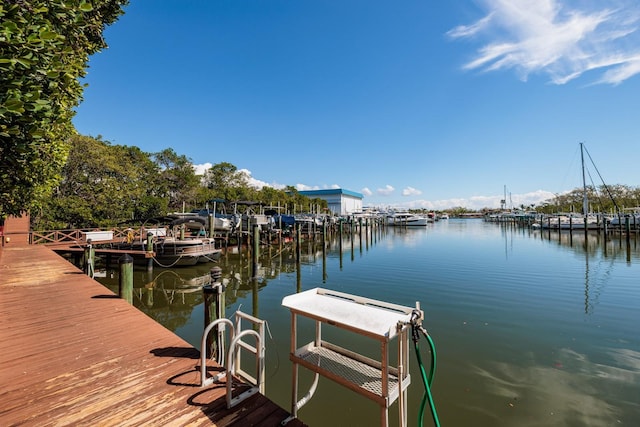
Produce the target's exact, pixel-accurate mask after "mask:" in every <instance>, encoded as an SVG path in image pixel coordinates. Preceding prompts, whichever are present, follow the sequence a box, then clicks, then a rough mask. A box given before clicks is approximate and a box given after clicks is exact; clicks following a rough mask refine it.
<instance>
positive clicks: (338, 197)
mask: <svg viewBox="0 0 640 427" xmlns="http://www.w3.org/2000/svg"><path fill="white" fill-rule="evenodd" d="M300 194H302V195H303V196H307V197H309V198H312V199H315V198H317V199H322V200H326V201H327V205H328V207H329V210H330V211H331V212H332V213H333V214H334V215H350V214H353V213H355V212H361V211H362V199H363V198H364V196H363V195H362V194H361V193H356V192H355V191H350V190H345V189H342V188H332V189H328V190H310V191H300Z"/></svg>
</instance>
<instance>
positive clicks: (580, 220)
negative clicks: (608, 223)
mask: <svg viewBox="0 0 640 427" xmlns="http://www.w3.org/2000/svg"><path fill="white" fill-rule="evenodd" d="M585 227H586V228H587V230H597V229H598V228H600V227H602V220H601V219H600V218H598V216H597V215H593V214H587V215H584V216H583V215H576V214H571V213H570V214H559V215H554V216H551V217H548V218H547V219H545V220H543V221H541V222H540V228H543V229H545V230H548V229H551V230H584V229H585Z"/></svg>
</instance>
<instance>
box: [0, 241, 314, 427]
mask: <svg viewBox="0 0 640 427" xmlns="http://www.w3.org/2000/svg"><path fill="white" fill-rule="evenodd" d="M0 342H1V343H2V346H1V351H0V402H2V403H1V404H0V425H2V426H12V425H27V426H65V425H74V426H77V425H91V426H139V425H145V426H204V425H206V426H220V427H224V426H265V427H271V426H278V425H280V422H281V421H282V420H283V419H285V418H286V417H287V416H288V415H289V414H288V412H287V411H286V410H284V409H282V408H280V407H279V406H278V405H276V404H275V403H274V402H272V401H270V400H269V399H267V398H266V397H264V396H262V395H254V396H252V397H251V398H249V399H247V400H246V401H244V402H243V403H242V404H240V405H239V406H237V407H236V408H233V409H232V410H228V409H227V408H226V401H225V384H224V383H221V384H219V385H218V384H215V385H212V386H209V387H206V388H200V387H199V385H198V383H199V352H198V351H197V350H196V349H194V348H193V347H192V346H190V345H189V344H188V343H187V342H185V341H183V340H182V339H181V338H179V337H178V336H176V335H175V334H174V333H172V332H171V331H169V330H167V329H165V328H164V327H163V326H161V325H160V324H158V323H156V322H155V321H153V320H152V319H151V318H149V317H147V316H146V315H145V314H143V313H142V312H140V311H139V310H137V309H136V308H134V307H132V306H131V305H129V304H127V303H126V302H125V301H124V300H121V299H119V298H117V297H116V296H115V295H114V294H113V293H112V292H110V291H109V290H108V289H107V288H105V287H104V286H102V285H100V284H99V283H97V282H95V281H93V280H92V279H90V278H89V277H87V276H85V275H83V274H82V272H81V271H80V270H78V269H77V268H76V267H74V266H73V265H71V264H70V263H68V262H66V261H65V260H64V259H63V258H61V257H60V256H58V255H57V254H55V253H54V252H53V251H51V250H50V249H48V248H46V247H42V246H26V245H20V246H18V245H16V246H11V245H7V246H5V247H4V248H0ZM268 386H269V384H267V387H268ZM288 425H289V426H294V427H297V426H304V424H303V423H301V422H300V421H298V420H293V421H292V422H290V423H289V424H288Z"/></svg>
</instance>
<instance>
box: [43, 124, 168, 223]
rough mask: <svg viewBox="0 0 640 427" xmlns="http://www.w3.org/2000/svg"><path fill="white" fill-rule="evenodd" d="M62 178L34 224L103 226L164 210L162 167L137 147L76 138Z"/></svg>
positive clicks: (165, 206)
mask: <svg viewBox="0 0 640 427" xmlns="http://www.w3.org/2000/svg"><path fill="white" fill-rule="evenodd" d="M62 176H63V178H62V180H61V181H60V185H59V186H58V187H56V189H55V192H54V195H55V197H52V198H50V199H49V200H48V201H47V202H46V203H45V204H44V208H43V209H42V210H41V211H39V213H38V214H37V215H32V219H33V221H34V228H36V229H50V228H87V227H105V226H113V225H115V224H116V223H118V222H120V221H123V220H127V219H132V218H134V217H135V218H147V217H150V216H156V215H161V214H164V213H165V212H166V208H167V199H166V198H165V197H164V195H163V194H161V189H160V186H159V184H158V182H159V178H160V173H159V168H158V166H157V165H156V164H155V163H154V162H153V161H152V160H151V156H150V155H149V154H147V153H144V152H143V151H141V150H140V149H139V148H138V147H128V146H122V145H111V144H110V143H109V142H107V141H102V140H101V139H100V138H97V139H96V138H91V137H87V136H74V137H72V141H71V150H70V152H69V156H68V158H67V162H66V164H65V166H64V168H63V169H62Z"/></svg>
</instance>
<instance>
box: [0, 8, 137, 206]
mask: <svg viewBox="0 0 640 427" xmlns="http://www.w3.org/2000/svg"><path fill="white" fill-rule="evenodd" d="M127 3H128V0H93V1H91V2H89V1H86V0H4V1H3V2H2V3H0V23H1V24H0V218H2V217H5V216H6V215H19V214H21V213H22V212H23V211H26V210H30V209H31V208H33V207H37V206H38V205H39V204H40V203H41V202H43V201H44V199H45V196H46V195H47V194H49V193H50V191H51V189H52V188H53V187H54V186H55V185H56V183H57V182H58V181H59V179H60V170H61V168H62V166H63V165H64V163H65V160H66V158H67V154H68V152H69V143H68V141H69V140H68V138H69V136H71V135H72V134H73V133H74V128H73V125H72V123H71V119H72V117H73V114H74V111H73V109H74V107H76V106H77V105H78V104H79V102H80V101H81V99H82V92H83V86H82V84H81V83H80V82H79V78H81V77H83V76H84V75H85V73H86V67H87V61H88V58H89V55H91V54H93V53H95V52H98V51H99V50H101V49H103V48H104V47H106V43H105V41H104V39H103V38H102V33H103V30H104V28H105V26H107V25H109V24H112V23H113V22H115V21H116V19H117V18H118V16H120V15H121V14H122V13H123V6H124V5H126V4H127Z"/></svg>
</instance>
